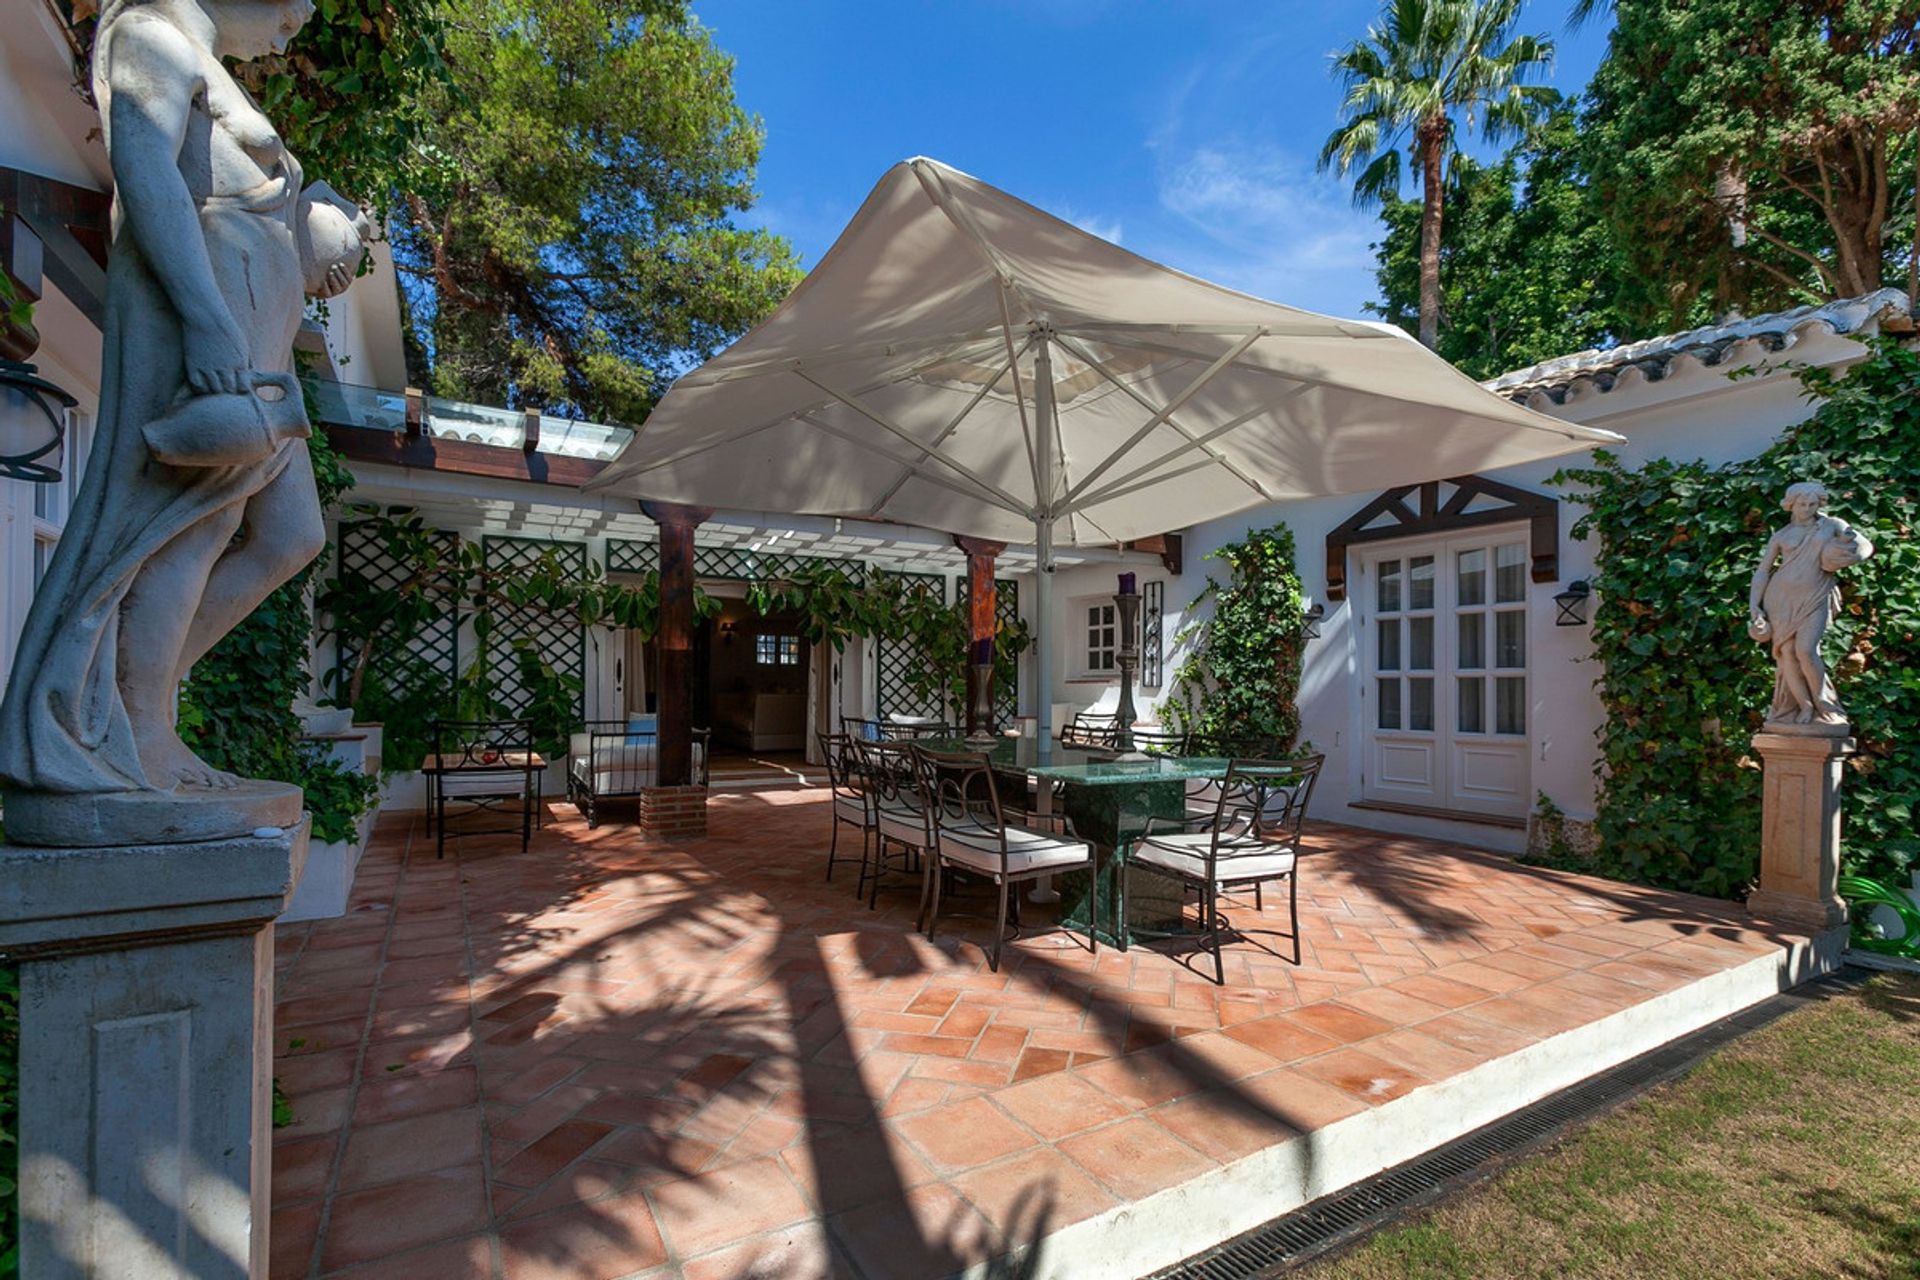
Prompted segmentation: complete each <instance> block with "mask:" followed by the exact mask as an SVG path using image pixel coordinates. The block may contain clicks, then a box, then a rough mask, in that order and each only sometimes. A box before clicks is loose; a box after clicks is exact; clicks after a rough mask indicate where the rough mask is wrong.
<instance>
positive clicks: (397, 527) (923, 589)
mask: <svg viewBox="0 0 1920 1280" xmlns="http://www.w3.org/2000/svg"><path fill="white" fill-rule="evenodd" d="M352 513H353V515H354V517H355V518H356V519H357V520H360V521H362V522H364V523H363V525H362V527H363V528H365V529H368V530H370V531H371V534H372V536H373V537H374V538H376V539H377V540H378V541H379V543H380V545H381V549H382V555H383V558H384V559H386V560H387V561H388V562H390V563H393V564H399V565H405V566H406V567H407V568H406V572H405V574H404V576H402V577H401V578H400V580H399V581H398V582H397V583H395V584H392V585H376V584H374V583H372V582H371V581H369V580H367V579H365V578H360V577H355V576H351V575H347V576H336V577H335V578H333V579H331V580H329V581H327V582H326V583H324V584H323V585H322V586H321V588H320V592H319V609H320V613H321V614H322V616H324V617H325V618H326V619H327V620H328V621H327V630H328V632H329V634H331V635H333V636H334V637H335V638H336V639H338V640H339V642H340V644H341V648H342V651H343V652H346V653H351V654H353V655H354V660H353V661H352V662H351V663H349V664H346V665H343V666H341V667H338V668H336V669H334V670H333V671H331V672H329V673H328V674H327V677H326V680H327V683H328V686H329V689H330V696H331V698H332V699H333V701H334V703H335V705H338V706H346V707H352V708H353V710H354V715H355V718H356V719H359V720H364V721H378V722H380V723H381V724H382V725H384V727H385V728H384V732H385V746H384V755H385V762H386V764H387V765H388V767H389V768H392V769H412V768H417V767H418V766H419V763H420V759H421V757H422V756H424V755H425V754H426V753H427V752H428V751H429V750H431V744H430V737H431V734H432V725H433V721H434V720H436V719H445V718H448V717H449V710H448V709H449V708H452V711H451V715H452V716H453V717H457V718H460V719H469V720H484V719H492V718H495V717H497V716H498V715H499V714H500V711H501V709H500V707H499V705H498V703H497V702H496V700H495V696H494V690H493V686H492V674H491V673H492V672H493V671H494V669H495V664H494V663H493V662H492V661H491V656H492V646H494V645H498V644H507V645H511V646H512V647H513V649H514V650H515V664H516V670H517V674H518V676H519V678H520V683H521V687H522V688H523V689H524V690H526V691H527V693H528V695H529V697H528V701H527V704H526V706H525V708H524V709H523V710H522V712H521V714H522V716H523V717H524V718H526V719H528V720H529V721H531V722H532V726H533V732H534V739H535V742H536V743H537V744H539V745H540V746H541V749H542V750H545V751H551V752H553V753H556V754H557V753H558V752H560V751H561V750H563V749H564V747H565V744H566V739H567V734H568V733H569V732H570V731H571V730H572V729H573V728H574V727H575V721H576V720H577V719H578V716H577V713H576V711H575V708H576V707H577V706H578V705H579V698H580V681H579V680H578V678H576V677H573V676H569V675H567V674H565V673H563V672H560V671H557V670H556V669H555V668H554V667H553V666H552V664H551V663H548V662H547V661H546V660H545V659H544V658H543V657H542V656H541V654H540V653H539V651H538V649H537V648H536V647H535V646H534V645H533V644H532V643H531V642H530V641H528V640H526V639H524V638H518V637H502V636H500V635H497V634H496V633H495V629H494V627H493V625H492V623H491V621H490V618H491V615H492V614H493V612H494V611H496V610H498V609H502V608H511V609H513V610H515V611H516V612H520V613H526V612H528V611H533V612H537V613H542V614H546V615H548V616H554V617H566V618H568V619H570V620H577V621H578V622H579V623H580V625H582V626H609V627H620V628H623V629H627V630H631V631H635V632H637V633H638V634H639V635H640V637H641V638H642V639H647V638H650V637H651V636H652V635H653V634H654V629H655V627H656V626H657V624H658V617H659V604H660V579H659V575H658V574H657V573H648V574H647V575H646V576H645V577H644V578H642V579H641V580H640V581H639V582H637V583H634V584H627V583H621V582H614V581H611V580H609V579H608V577H607V575H606V574H605V572H604V571H603V570H602V569H601V568H600V567H599V566H598V565H594V564H589V565H588V566H587V567H586V569H585V571H584V572H582V571H581V570H580V569H579V568H578V567H577V566H574V565H570V564H568V563H567V562H566V561H564V560H562V559H561V558H560V557H559V556H558V555H557V554H555V553H549V554H546V555H543V556H542V557H540V558H539V559H538V560H536V561H533V562H531V563H529V564H525V565H515V566H501V565H498V564H493V565H489V564H488V563H487V561H486V558H485V556H484V555H483V554H482V552H481V547H480V545H479V544H478V543H475V542H472V541H469V540H465V539H461V538H459V537H457V536H455V535H452V534H448V533H445V532H442V531H440V530H437V529H434V528H432V527H431V526H429V525H428V524H427V523H426V522H425V520H424V519H423V518H422V517H421V516H420V515H419V513H418V512H416V511H413V510H412V509H410V508H406V507H391V508H386V509H382V508H379V507H356V508H353V509H352ZM747 600H748V603H750V604H751V605H752V606H753V607H754V608H755V609H756V610H757V611H759V612H760V613H761V614H763V615H767V614H775V613H797V614H798V615H799V616H800V632H801V634H802V635H804V636H805V637H806V638H807V639H808V640H809V641H812V642H814V643H825V644H831V645H832V646H833V647H834V649H835V650H836V651H838V650H840V649H843V648H845V647H846V643H847V641H848V640H850V639H856V638H870V637H884V638H886V639H889V640H895V641H903V642H907V643H910V644H914V645H916V646H918V649H919V652H921V653H922V654H923V655H924V656H925V661H923V662H922V663H920V664H918V665H917V666H916V667H915V668H914V670H913V671H912V672H911V673H909V677H908V685H909V693H910V694H912V696H914V697H916V698H921V699H925V700H927V701H935V700H941V699H944V700H945V701H946V702H947V704H948V705H950V706H953V707H964V706H965V698H966V661H967V657H966V655H967V638H968V624H967V611H966V606H965V604H964V603H960V604H948V603H947V602H946V601H945V600H944V599H943V598H942V596H941V594H940V592H939V591H938V590H937V589H935V588H933V587H932V586H931V585H930V584H928V583H927V582H925V581H922V580H919V579H916V578H911V577H905V576H900V575H894V574H885V573H877V572H876V573H868V574H866V575H864V577H863V578H862V579H858V580H856V579H855V577H854V576H853V575H851V574H849V573H848V572H847V570H846V569H845V568H842V567H840V566H838V565H833V564H824V563H823V564H808V565H804V566H802V567H800V568H798V569H796V570H795V571H794V572H792V573H790V574H783V575H779V576H769V577H766V578H758V579H754V580H752V581H750V582H749V583H748V584H747ZM719 607H720V606H719V602H718V601H715V600H712V599H710V598H708V596H707V595H706V594H705V593H704V592H702V591H701V590H700V589H699V588H698V587H697V586H696V587H695V588H694V614H695V616H696V617H709V616H711V615H713V614H714V613H717V612H718V611H719ZM449 610H451V611H453V613H454V615H455V616H456V617H457V618H459V619H461V620H462V621H465V622H470V624H471V632H470V634H471V636H472V639H473V644H474V648H475V650H476V653H475V655H474V657H473V658H472V659H470V660H469V661H468V663H467V664H466V666H465V668H464V669H463V670H462V671H460V672H459V673H458V674H457V675H456V676H455V678H454V679H453V681H452V682H451V684H449V683H448V682H447V681H446V680H445V678H444V677H443V676H442V675H440V674H439V673H436V672H434V671H432V670H431V669H430V668H429V667H428V665H427V664H426V663H424V662H423V661H422V660H421V659H420V658H418V657H417V656H416V655H415V653H414V645H415V641H417V640H418V638H419V637H420V635H421V634H422V632H423V631H424V629H425V628H426V627H427V626H429V625H430V624H431V623H433V622H434V621H436V620H438V619H441V618H444V617H446V616H447V614H448V611H449ZM1029 643H1030V637H1029V635H1028V632H1027V627H1026V624H1025V623H1024V622H1022V621H1019V620H1015V621H1014V622H1012V623H1011V624H1008V623H1003V624H1002V625H1001V627H1000V631H999V634H998V635H997V637H996V641H995V645H994V678H995V680H996V681H1012V680H1014V679H1015V678H1016V670H1017V663H1018V661H1019V655H1020V654H1021V653H1022V652H1023V651H1025V649H1026V648H1027V647H1028V645H1029Z"/></svg>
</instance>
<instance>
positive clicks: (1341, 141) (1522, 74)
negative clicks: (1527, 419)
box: [1320, 0, 1553, 347]
mask: <svg viewBox="0 0 1920 1280" xmlns="http://www.w3.org/2000/svg"><path fill="white" fill-rule="evenodd" d="M1519 16H1520V0H1388V3H1387V5H1386V8H1385V9H1384V10H1383V11H1382V13H1381V15H1380V20H1379V21H1378V22H1376V23H1374V24H1373V25H1371V26H1369V27H1368V28H1367V35H1366V38H1365V39H1364V40H1357V41H1355V42H1354V43H1353V45H1352V46H1351V47H1349V48H1347V49H1346V50H1345V51H1343V52H1341V53H1337V54H1335V55H1334V59H1333V72H1334V76H1335V78H1337V79H1338V80H1340V82H1341V83H1342V84H1344V85H1345V86H1346V90H1347V96H1346V99H1345V101H1344V102H1342V103H1341V108H1340V110H1341V117H1342V119H1341V123H1340V127H1339V128H1337V129H1336V130H1334V132H1333V134H1332V135H1331V136H1329V137H1328V138H1327V141H1326V144H1325V145H1324V146H1323V147H1322V148H1321V150H1320V166H1321V167H1322V168H1323V169H1324V168H1328V167H1333V168H1337V169H1338V170H1339V171H1340V172H1341V173H1343V174H1345V173H1349V172H1351V171H1352V170H1354V169H1356V168H1357V169H1359V170H1360V174H1359V177H1358V178H1356V179H1355V180H1354V186H1353V194H1354V199H1355V200H1356V201H1357V202H1359V203H1360V204H1363V205H1367V204H1378V203H1382V202H1384V201H1387V200H1390V199H1396V198H1397V197H1398V195H1399V192H1400V182H1401V171H1400V148H1401V146H1402V145H1403V144H1404V145H1405V146H1406V148H1407V152H1408V154H1409V156H1410V158H1411V159H1412V160H1413V163H1414V167H1415V172H1416V173H1417V174H1418V177H1419V182H1420V189H1421V193H1422V209H1421V232H1420V341H1422V342H1424V343H1425V344H1426V345H1428V346H1429V347H1431V346H1433V345H1434V344H1435V341H1436V337H1437V334H1438V329H1439V323H1440V245H1441V243H1442V234H1443V223H1444V216H1445V215H1444V204H1445V198H1446V196H1445V190H1444V188H1445V178H1444V172H1445V168H1446V165H1447V161H1448V160H1449V158H1451V157H1452V156H1453V155H1454V153H1455V151H1456V149H1457V146H1458V137H1457V130H1458V123H1459V121H1461V120H1465V121H1466V122H1468V123H1469V124H1471V123H1472V122H1473V120H1474V119H1475V117H1476V116H1477V117H1478V119H1479V123H1480V128H1481V132H1482V133H1483V134H1484V135H1485V136H1486V137H1487V139H1488V140H1490V141H1495V140H1498V139H1500V138H1502V137H1505V136H1507V135H1509V134H1511V133H1513V132H1516V131H1518V130H1521V129H1524V128H1525V127H1526V126H1527V125H1528V124H1529V123H1530V122H1531V121H1532V120H1533V119H1534V117H1535V115H1536V113H1537V111H1538V109H1539V107H1540V105H1541V104H1542V103H1543V102H1545V101H1546V100H1547V99H1546V95H1547V94H1548V93H1549V92H1550V91H1548V90H1546V89H1543V88H1541V87H1539V86H1537V85H1527V84H1524V83H1522V82H1523V81H1524V80H1525V79H1526V77H1527V76H1528V75H1529V74H1530V73H1533V72H1537V71H1539V70H1542V69H1544V68H1545V67H1546V66H1547V65H1548V64H1549V63H1551V62H1552V60H1553V43H1552V42H1551V41H1549V40H1547V39H1545V38H1544V37H1541V36H1516V35H1514V34H1513V27H1514V24H1515V22H1517V21H1518V19H1519Z"/></svg>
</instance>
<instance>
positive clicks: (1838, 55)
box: [1584, 0, 1920, 318]
mask: <svg viewBox="0 0 1920 1280" xmlns="http://www.w3.org/2000/svg"><path fill="white" fill-rule="evenodd" d="M1614 13H1615V25H1614V30H1613V34H1612V37H1611V39H1610V41H1609V45H1608V52H1607V56H1606V58H1605V60H1604V61H1603V62H1602V63H1601V65H1600V68H1599V69H1598V71H1597V72H1596V73H1595V75H1594V79H1593V83H1592V85H1591V87H1590V89H1589V94H1588V97H1589V105H1588V110H1587V113H1586V120H1585V128H1584V142H1585V151H1586V157H1587V163H1588V169H1589V172H1590V174H1591V175H1592V178H1593V181H1594V183H1595V185H1596V187H1597V188H1598V191H1599V194H1600V196H1601V207H1602V208H1603V209H1604V211H1605V213H1606V216H1607V219H1608V221H1609V223H1610V225H1611V226H1612V227H1613V230H1614V234H1615V238H1616V240H1617V241H1618V243H1619V244H1620V245H1621V246H1622V249H1623V251H1624V253H1625V255H1626V266H1627V268H1628V270H1629V272H1630V273H1631V274H1632V275H1634V276H1638V277H1640V278H1641V279H1644V280H1646V281H1648V282H1649V289H1648V296H1647V297H1646V298H1645V299H1644V300H1643V307H1644V309H1645V310H1646V311H1647V312H1648V313H1649V315H1650V316H1651V315H1654V314H1658V313H1660V312H1664V313H1665V315H1666V316H1667V317H1669V318H1678V317H1679V316H1680V315H1682V314H1684V312H1685V311H1686V310H1687V308H1688V307H1689V306H1690V305H1691V304H1692V302H1693V300H1694V297H1695V296H1696V295H1698V294H1702V293H1704V294H1706V295H1707V296H1709V297H1710V298H1711V300H1712V307H1713V309H1714V310H1715V311H1725V310H1728V309H1730V308H1739V309H1743V310H1751V309H1756V308H1758V309H1771V308H1774V307H1778V306H1782V305H1793V304H1797V303H1800V302H1806V301H1811V300H1820V299H1828V298H1835V297H1851V296H1854V295H1857V294H1861V293H1867V292H1870V291H1872V290H1874V289H1877V288H1880V287H1881V286H1882V285H1883V284H1885V283H1887V282H1888V281H1889V280H1891V279H1900V280H1902V281H1903V282H1904V278H1905V276H1906V274H1907V259H1908V254H1909V252H1910V250H1911V243H1912V242H1911V229H1912V225H1913V223H1912V211H1913V191H1912V182H1913V148H1914V146H1915V143H1916V138H1915V134H1914V130H1915V128H1916V126H1920V66H1917V65H1916V46H1915V29H1916V24H1917V23H1920V3H1916V0H1682V2H1679V3H1676V2H1675V0H1620V3H1618V4H1617V5H1616V6H1615V10H1614Z"/></svg>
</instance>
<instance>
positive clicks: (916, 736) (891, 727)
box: [880, 720, 960, 742]
mask: <svg viewBox="0 0 1920 1280" xmlns="http://www.w3.org/2000/svg"><path fill="white" fill-rule="evenodd" d="M959 736H960V733H959V730H957V729H956V728H954V726H952V725H950V724H948V723H947V722H946V721H945V720H882V721H880V737H881V739H882V740H883V741H886V742H917V741H919V740H921V739H923V738H935V739H944V738H957V737H959Z"/></svg>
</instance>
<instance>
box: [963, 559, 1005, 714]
mask: <svg viewBox="0 0 1920 1280" xmlns="http://www.w3.org/2000/svg"><path fill="white" fill-rule="evenodd" d="M953 545H954V546H956V547H959V548H960V549H961V550H962V551H964V552H966V553H967V638H968V641H969V643H968V645H967V733H968V734H969V735H971V734H976V733H981V732H985V731H987V730H989V729H991V728H992V727H993V633H994V632H995V631H996V630H997V629H998V625H999V617H998V601H997V600H996V599H995V591H994V585H993V565H994V561H995V560H996V559H998V558H999V556H1000V554H1001V553H1002V552H1004V551H1005V550H1006V549H1007V544H1006V543H1004V542H988V541H987V540H986V539H984V538H961V537H956V538H954V540H953Z"/></svg>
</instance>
